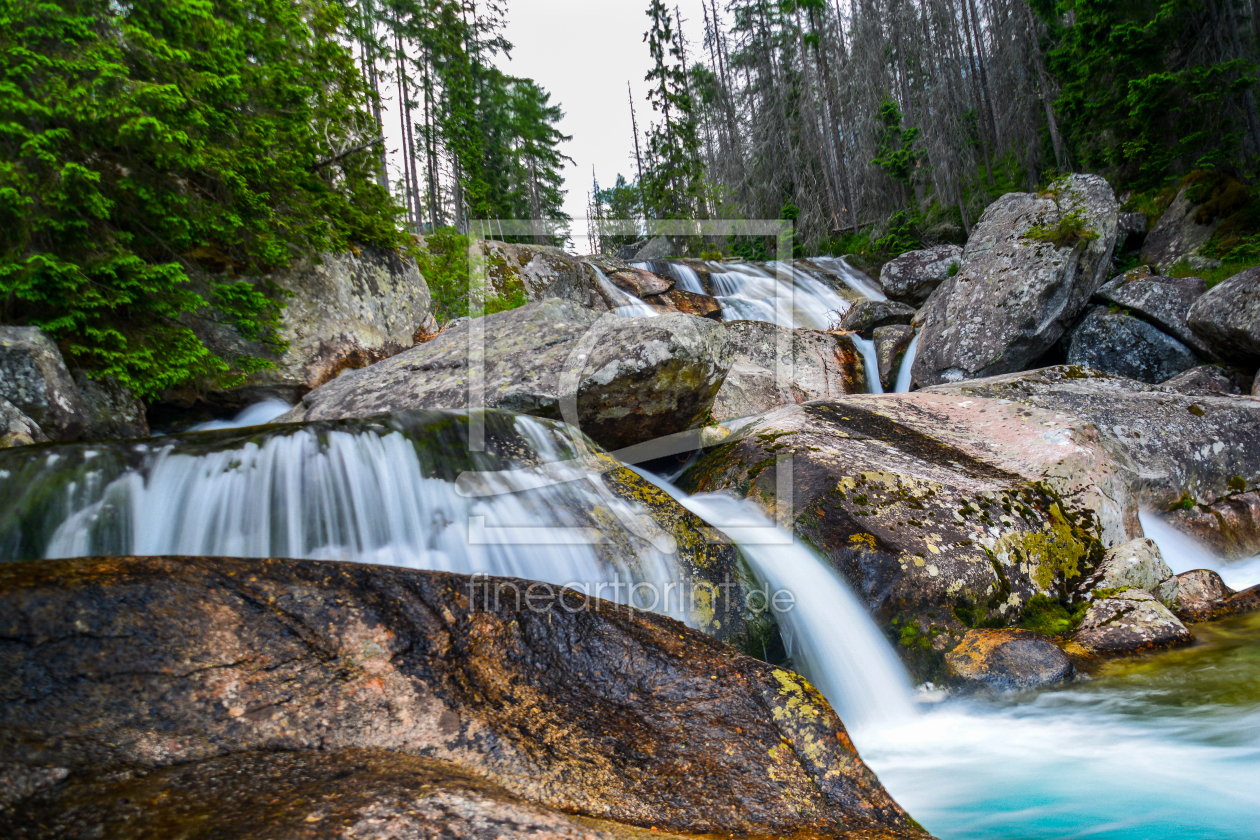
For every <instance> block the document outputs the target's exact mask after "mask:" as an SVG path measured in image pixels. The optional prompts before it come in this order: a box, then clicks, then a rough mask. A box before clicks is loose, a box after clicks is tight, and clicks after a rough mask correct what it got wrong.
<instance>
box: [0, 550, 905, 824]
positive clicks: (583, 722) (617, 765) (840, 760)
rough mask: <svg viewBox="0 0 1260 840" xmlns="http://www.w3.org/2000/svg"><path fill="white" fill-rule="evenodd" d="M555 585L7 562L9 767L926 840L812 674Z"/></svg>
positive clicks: (197, 562) (153, 562)
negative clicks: (311, 785)
mask: <svg viewBox="0 0 1260 840" xmlns="http://www.w3.org/2000/svg"><path fill="white" fill-rule="evenodd" d="M540 587H541V585H540V584H537V583H535V582H531V581H521V580H515V579H510V578H484V577H482V578H470V577H468V576H465V575H456V574H445V573H438V572H425V571H417V570H410V569H400V568H391V567H385V566H368V565H356V564H349V563H329V562H317V561H298V560H280V559H269V560H251V559H225V558H208V557H207V558H177V557H166V558H154V557H116V558H94V559H77V560H43V561H34V562H26V563H8V564H0V616H3V619H2V621H3V624H4V627H3V633H2V634H0V656H3V659H4V661H5V663H6V669H5V674H6V692H5V696H4V698H3V701H0V732H2V733H10V734H9V735H8V736H6V737H3V738H0V763H4V764H9V765H12V764H17V765H25V766H34V767H45V766H54V767H61V768H65V769H66V770H68V771H69V773H70V775H69V778H68V779H67V783H68V784H76V783H78V781H79V780H80V779H81V778H85V779H88V780H90V779H91V778H92V777H93V776H94V775H95V774H98V773H102V772H109V771H123V772H126V771H152V770H159V769H162V768H171V767H173V766H175V765H185V764H190V763H193V762H204V761H206V760H207V759H215V760H216V761H240V762H248V761H249V760H250V759H247V758H244V757H241V755H240V754H242V753H254V752H257V751H260V750H265V751H268V752H276V751H295V752H298V753H305V752H306V751H314V750H318V751H321V752H330V751H337V750H346V749H363V750H373V751H385V752H388V753H399V754H403V755H405V756H412V757H423V758H426V759H437V760H440V761H442V762H446V763H448V764H449V765H454V767H456V768H457V769H458V771H461V772H460V773H457V774H452V775H463V774H467V773H475V774H477V775H479V776H481V777H483V778H484V779H486V780H487V781H489V782H490V783H492V784H494V785H497V786H499V787H501V788H502V789H504V790H506V791H507V792H508V793H510V794H511V795H512V796H514V797H519V799H521V800H525V801H527V802H530V803H535V804H544V805H545V806H546V807H547V808H554V809H558V810H561V811H565V812H568V813H570V814H583V815H586V816H590V817H596V818H600V819H606V820H616V821H620V822H626V823H630V824H634V825H640V826H657V827H661V828H666V829H672V830H679V831H687V832H695V833H721V834H737V833H738V834H763V835H776V836H783V835H790V834H793V833H794V832H797V831H809V832H813V833H819V834H834V835H837V836H844V833H845V832H846V831H858V830H867V831H871V832H878V831H880V830H883V831H887V832H890V833H893V834H894V836H896V835H897V833H898V832H899V833H901V834H903V835H906V836H914V835H920V834H921V831H920V830H918V829H917V828H916V827H915V826H914V825H913V824H912V822H911V821H910V820H909V818H908V817H907V816H906V815H905V813H904V812H903V811H902V810H901V809H900V808H899V807H898V806H897V804H896V803H895V802H893V800H892V799H891V798H890V797H889V796H888V794H887V793H886V792H885V791H884V789H883V787H882V786H881V785H880V783H879V781H878V779H877V778H876V777H875V775H874V774H873V773H872V772H871V771H870V770H869V769H868V768H867V767H866V766H865V765H864V764H863V763H862V761H861V759H860V758H859V757H858V755H857V753H856V751H855V750H854V748H853V746H852V744H851V742H850V741H849V738H848V736H847V734H846V732H845V729H844V726H843V724H842V723H841V722H840V720H839V719H838V718H837V717H836V715H835V713H834V712H833V711H832V710H831V709H830V707H829V706H828V705H827V704H826V702H825V701H824V700H823V699H822V697H821V695H819V694H818V693H817V692H816V691H815V690H814V689H813V688H812V687H811V686H810V685H809V684H808V683H806V682H805V681H804V680H803V679H802V678H801V677H798V676H797V675H795V674H792V673H790V672H788V671H784V670H782V669H779V668H775V667H773V666H770V665H767V664H765V663H762V662H758V661H756V660H753V659H749V658H747V657H744V656H742V655H740V654H738V653H735V652H734V651H733V650H732V649H731V648H728V647H726V646H725V645H722V644H720V643H718V642H716V641H714V640H712V639H709V638H707V637H705V636H703V635H702V634H700V633H697V632H695V631H691V630H688V629H687V628H686V627H684V626H683V625H681V624H679V623H678V622H676V621H673V620H671V619H668V618H665V617H662V616H658V615H655V614H651V613H645V612H641V611H638V610H633V609H628V608H625V607H619V606H616V605H614V604H611V603H609V602H603V601H598V600H597V599H591V598H586V597H583V596H580V595H578V594H577V593H576V592H573V591H572V590H569V591H567V592H561V591H558V590H557V588H555V587H552V588H551V589H550V591H549V592H544V591H543V590H542V589H541V588H540ZM513 593H515V594H513ZM521 593H526V594H527V595H528V596H530V597H521ZM49 696H55V697H56V698H57V700H56V702H51V703H50V702H45V700H46V698H48V697H49ZM18 733H20V737H14V736H15V735H17V734H18ZM68 733H73V737H66V736H67V734H68ZM312 761H313V763H314V764H316V765H320V763H321V761H327V762H330V763H335V762H336V761H337V759H333V758H329V759H313V760H312ZM278 763H279V765H280V773H281V777H282V778H283V777H284V774H285V773H286V772H288V771H285V770H284V769H283V768H284V766H285V762H284V761H283V760H280V761H279V762H278ZM203 766H204V768H206V769H204V770H199V769H198V768H197V766H196V765H193V766H192V767H189V768H187V769H183V770H174V769H172V770H167V771H166V772H165V773H162V774H158V775H152V776H148V777H146V778H148V779H152V780H154V782H155V783H156V787H157V789H158V790H160V789H161V785H162V784H163V783H164V780H169V779H173V778H175V777H177V776H178V774H181V773H188V774H192V775H193V776H195V775H196V774H197V773H199V772H205V773H208V774H209V777H210V779H213V778H226V777H228V776H230V775H231V774H230V773H225V772H218V771H216V770H215V769H214V768H215V767H216V765H214V764H206V765H203ZM217 766H220V767H221V766H223V765H217ZM245 766H248V764H246V765H245ZM272 766H273V767H274V766H275V765H272ZM289 766H292V765H289ZM322 766H324V767H327V766H328V765H327V764H323V765H322ZM374 766H376V767H378V768H380V769H381V770H382V771H387V770H388V769H389V768H390V767H391V765H390V764H389V762H388V761H378V762H376V763H375V765H374ZM392 768H393V770H392V771H390V772H397V773H399V774H403V775H402V780H401V782H400V783H398V784H397V785H390V786H389V787H388V788H387V789H386V790H385V791H384V792H386V793H388V792H389V790H394V791H397V790H399V787H404V786H405V787H406V788H407V789H409V790H410V791H411V792H412V793H411V795H412V796H418V795H419V794H420V793H421V792H422V785H423V783H424V780H425V778H426V775H425V774H426V773H428V772H430V770H429V769H427V768H426V766H425V765H424V764H423V763H420V762H413V761H410V760H404V761H402V762H399V763H397V764H394V765H392ZM321 772H322V771H321ZM409 772H415V773H416V776H414V777H412V778H411V780H410V781H408V779H407V777H406V775H405V774H407V773H409ZM172 774H173V775H172ZM237 778H241V777H237ZM324 778H328V776H325V777H324ZM361 778H363V779H364V785H363V787H362V788H361V790H362V791H363V792H364V793H366V791H367V790H368V789H369V788H368V785H369V784H371V783H372V774H368V775H367V776H366V777H363V776H361ZM378 779H379V777H378ZM680 781H684V782H685V784H680ZM89 783H90V782H89ZM229 784H230V783H229ZM257 787H258V783H257V781H256V778H255V777H254V776H253V775H245V776H244V778H243V779H242V781H241V782H240V783H239V787H237V786H236V785H233V788H234V789H235V790H238V791H240V790H242V789H244V790H245V791H249V790H251V789H257ZM63 789H64V788H63ZM338 790H340V791H343V792H344V793H343V794H341V795H342V796H345V797H353V796H354V794H353V792H352V791H346V788H345V787H339V788H338ZM55 792H56V791H55V790H54V791H52V792H51V794H55ZM276 792H277V794H279V795H280V796H281V802H279V803H270V802H268V803H267V805H268V813H270V814H272V815H273V816H275V817H277V818H280V817H282V816H283V814H284V812H285V809H284V807H278V808H277V810H274V811H273V810H270V807H271V806H272V805H273V804H275V805H277V806H283V803H285V802H293V798H292V795H291V794H285V793H284V791H283V790H278V791H276ZM45 795H50V794H45ZM238 795H242V796H246V797H248V796H250V795H251V794H248V793H244V794H238ZM491 798H492V799H493V798H494V797H491ZM115 801H116V798H115ZM341 801H342V802H345V801H346V799H342V800H341ZM358 801H360V802H362V801H363V800H362V798H360V799H359V800H358ZM413 801H415V800H413ZM130 813H132V814H135V811H134V810H132V811H131V812H130ZM311 813H312V810H311V809H308V810H306V811H305V812H302V817H303V819H305V818H306V817H307V816H308V815H309V814H311ZM535 813H537V812H536V811H535Z"/></svg>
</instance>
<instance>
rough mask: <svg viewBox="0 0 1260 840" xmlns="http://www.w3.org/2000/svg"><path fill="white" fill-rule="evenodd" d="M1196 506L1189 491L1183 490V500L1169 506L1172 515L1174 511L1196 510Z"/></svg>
mask: <svg viewBox="0 0 1260 840" xmlns="http://www.w3.org/2000/svg"><path fill="white" fill-rule="evenodd" d="M1194 506H1195V501H1194V496H1191V495H1190V492H1189V491H1187V490H1183V491H1182V492H1181V498H1180V499H1178V500H1177V501H1175V502H1173V503H1172V504H1171V505H1169V506H1168V511H1169V512H1170V513H1171V512H1172V511H1174V510H1194Z"/></svg>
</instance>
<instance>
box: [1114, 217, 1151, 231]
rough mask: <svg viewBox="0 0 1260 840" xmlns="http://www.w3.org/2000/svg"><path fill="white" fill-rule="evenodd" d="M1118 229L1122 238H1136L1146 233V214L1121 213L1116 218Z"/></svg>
mask: <svg viewBox="0 0 1260 840" xmlns="http://www.w3.org/2000/svg"><path fill="white" fill-rule="evenodd" d="M1116 228H1117V230H1118V232H1119V234H1120V236H1122V237H1124V236H1134V235H1136V234H1145V233H1146V214H1145V213H1121V214H1120V215H1119V216H1117V217H1116Z"/></svg>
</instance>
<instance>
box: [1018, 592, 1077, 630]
mask: <svg viewBox="0 0 1260 840" xmlns="http://www.w3.org/2000/svg"><path fill="white" fill-rule="evenodd" d="M1088 609H1089V604H1088V603H1081V604H1077V605H1076V606H1074V607H1071V608H1069V607H1068V606H1066V605H1064V604H1063V603H1062V602H1061V601H1057V600H1055V599H1053V598H1050V597H1048V596H1046V595H1034V596H1032V598H1030V599H1029V600H1028V603H1027V604H1026V605H1025V606H1024V611H1023V613H1022V614H1021V615H1020V619H1019V625H1018V626H1019V628H1020V629H1022V630H1031V631H1032V632H1034V633H1041V634H1043V635H1046V636H1067V635H1069V634H1070V633H1072V632H1073V631H1074V630H1076V628H1077V627H1079V626H1080V624H1081V621H1083V620H1084V618H1085V613H1086V611H1087V610H1088Z"/></svg>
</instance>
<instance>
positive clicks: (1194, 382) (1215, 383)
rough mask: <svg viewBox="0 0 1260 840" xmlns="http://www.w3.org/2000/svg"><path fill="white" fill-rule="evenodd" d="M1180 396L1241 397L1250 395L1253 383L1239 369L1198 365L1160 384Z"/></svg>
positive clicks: (1246, 374)
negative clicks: (1231, 395) (1180, 394)
mask: <svg viewBox="0 0 1260 840" xmlns="http://www.w3.org/2000/svg"><path fill="white" fill-rule="evenodd" d="M1162 384H1163V387H1165V388H1169V389H1171V390H1173V391H1177V392H1179V393H1182V394H1200V395H1204V396H1207V395H1216V394H1222V395H1225V394H1234V395H1237V396H1242V395H1245V394H1249V393H1251V389H1252V387H1253V381H1252V377H1251V375H1250V374H1248V373H1246V372H1245V371H1243V370H1242V369H1241V368H1229V367H1223V366H1221V365H1199V366H1198V367H1193V368H1190V370H1187V371H1185V372H1184V373H1179V374H1177V375H1176V376H1174V377H1173V378H1172V379H1169V380H1168V381H1166V382H1164V383H1162Z"/></svg>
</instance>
